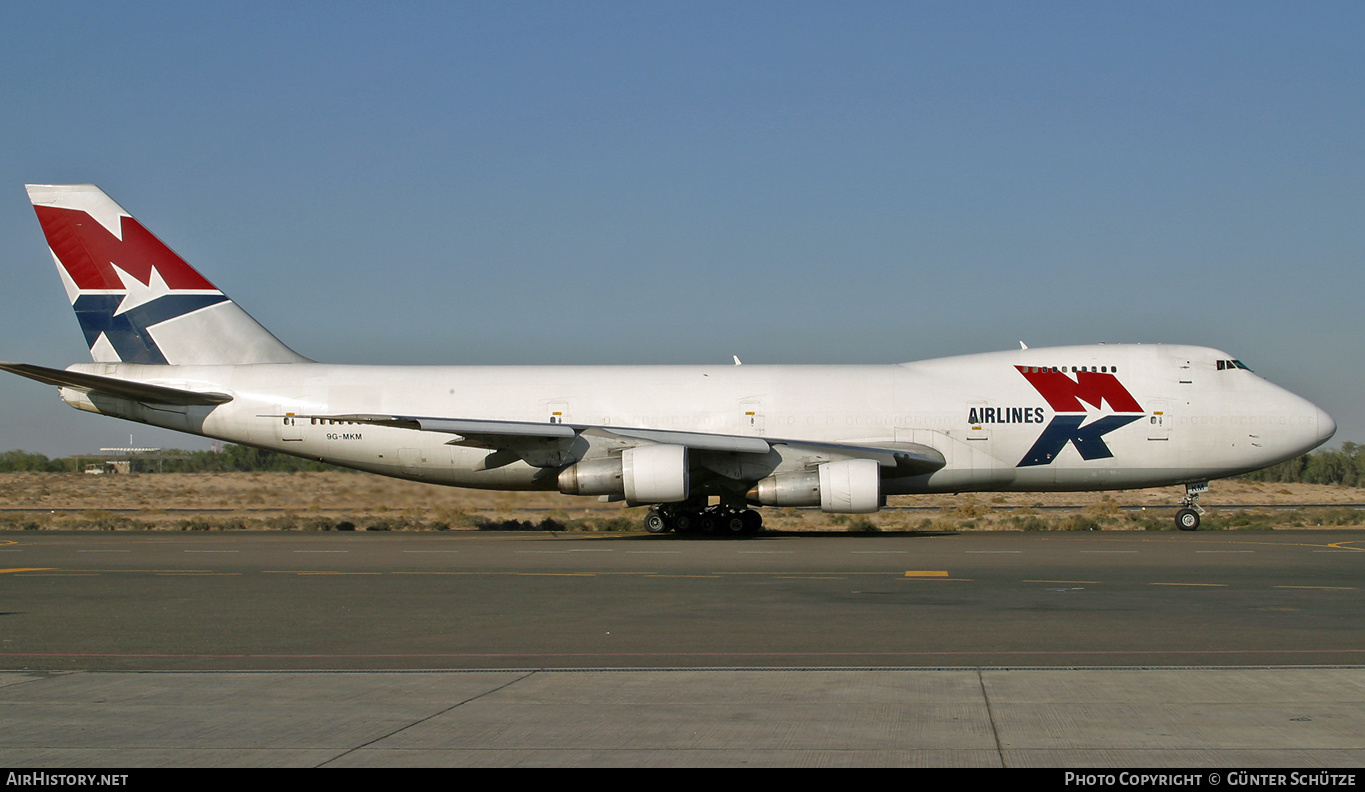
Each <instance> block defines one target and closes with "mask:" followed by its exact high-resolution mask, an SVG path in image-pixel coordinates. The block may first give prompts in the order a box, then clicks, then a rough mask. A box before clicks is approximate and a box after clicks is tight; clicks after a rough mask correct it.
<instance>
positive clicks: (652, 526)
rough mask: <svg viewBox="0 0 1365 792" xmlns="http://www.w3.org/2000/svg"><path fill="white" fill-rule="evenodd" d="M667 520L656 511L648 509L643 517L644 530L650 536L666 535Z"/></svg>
mask: <svg viewBox="0 0 1365 792" xmlns="http://www.w3.org/2000/svg"><path fill="white" fill-rule="evenodd" d="M668 529H669V525H668V519H667V518H666V517H664V516H663V515H662V514H660V513H659V512H658V511H655V510H653V509H650V511H649V514H646V515H645V530H646V531H649V532H650V533H652V534H661V533H668Z"/></svg>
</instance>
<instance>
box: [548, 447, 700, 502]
mask: <svg viewBox="0 0 1365 792" xmlns="http://www.w3.org/2000/svg"><path fill="white" fill-rule="evenodd" d="M688 483H689V478H688V475H687V447H686V446H680V445H665V444H658V445H645V446H636V447H635V448H627V449H626V450H625V451H622V452H621V455H620V456H619V457H616V456H613V457H603V458H600V459H584V460H581V461H579V462H576V463H574V464H572V465H570V466H569V467H567V468H565V469H564V470H563V471H561V472H560V474H559V491H560V492H562V493H564V494H566V495H615V496H617V497H624V498H625V499H626V500H628V501H630V502H631V503H676V502H678V501H683V500H687V494H688Z"/></svg>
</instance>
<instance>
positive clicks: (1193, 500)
mask: <svg viewBox="0 0 1365 792" xmlns="http://www.w3.org/2000/svg"><path fill="white" fill-rule="evenodd" d="M1208 491H1209V483H1208V482H1207V481H1196V482H1194V483H1192V484H1186V485H1185V497H1184V498H1181V499H1180V505H1181V506H1182V507H1183V508H1181V510H1180V511H1178V512H1176V513H1175V527H1177V528H1179V529H1180V530H1182V531H1197V530H1199V516H1200V515H1201V514H1203V513H1204V510H1203V509H1201V508H1200V507H1199V496H1200V495H1202V494H1204V493H1205V492H1208Z"/></svg>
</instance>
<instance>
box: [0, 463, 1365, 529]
mask: <svg viewBox="0 0 1365 792" xmlns="http://www.w3.org/2000/svg"><path fill="white" fill-rule="evenodd" d="M1182 494H1183V488H1182V487H1165V488H1159V489H1147V490H1129V491H1121V492H1109V493H968V494H962V495H926V496H894V497H892V498H890V500H889V503H888V506H889V507H891V508H889V509H887V510H884V511H882V512H880V513H877V514H870V515H829V514H822V513H820V512H819V511H818V510H816V509H776V508H765V509H763V513H764V520H765V526H766V527H767V528H768V529H769V530H775V531H960V530H1167V529H1170V528H1173V523H1172V517H1173V507H1174V506H1175V505H1176V504H1177V502H1178V501H1179V499H1180V497H1181V495H1182ZM1200 503H1201V505H1202V506H1203V507H1204V508H1205V509H1207V510H1208V513H1207V514H1206V515H1205V519H1204V525H1203V528H1202V529H1203V530H1219V529H1224V530H1226V529H1261V530H1265V529H1292V528H1323V527H1332V526H1340V527H1361V526H1365V510H1361V509H1357V508H1352V507H1353V506H1355V505H1357V504H1365V490H1362V489H1360V488H1356V487H1340V486H1326V485H1311V484H1280V483H1264V482H1254V481H1242V480H1226V481H1216V482H1213V484H1212V487H1211V490H1210V492H1208V493H1207V494H1205V495H1203V496H1202V497H1201V500H1200ZM1285 506H1296V507H1302V508H1294V509H1288V510H1285V509H1282V508H1270V507H1285ZM898 507H899V508H898ZM907 507H910V508H907ZM1056 507H1060V508H1061V510H1054V509H1055V508H1056ZM1129 507H1147V508H1146V510H1141V509H1139V510H1130V509H1129ZM1248 507H1260V508H1248ZM643 515H644V509H641V508H624V507H623V506H622V504H620V503H602V502H600V501H599V500H598V499H597V498H595V497H573V496H567V495H560V494H558V493H547V492H487V491H479V490H462V489H455V488H451V487H441V486H437V485H432V484H422V483H417V482H411V481H402V480H398V479H391V478H385V477H381V476H375V475H370V474H366V473H350V472H341V471H338V472H326V473H160V474H158V473H141V474H133V475H98V476H96V475H86V474H80V473H73V474H63V473H7V474H0V530H179V531H189V530H497V529H501V530H517V529H520V530H528V529H529V530H568V531H627V530H630V531H633V530H640V529H641V520H642V519H643Z"/></svg>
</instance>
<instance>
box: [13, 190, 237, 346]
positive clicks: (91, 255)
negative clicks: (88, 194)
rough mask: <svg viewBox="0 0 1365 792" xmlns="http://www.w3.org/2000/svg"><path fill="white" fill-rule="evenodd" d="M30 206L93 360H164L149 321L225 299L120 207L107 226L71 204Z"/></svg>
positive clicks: (173, 316)
mask: <svg viewBox="0 0 1365 792" xmlns="http://www.w3.org/2000/svg"><path fill="white" fill-rule="evenodd" d="M33 209H34V211H36V212H37V213H38V222H40V223H41V224H42V226H43V234H44V235H46V236H47V242H48V246H49V247H51V248H52V254H53V255H54V256H55V257H56V259H57V263H58V264H59V265H60V267H61V268H62V270H63V271H64V273H65V276H66V277H64V278H63V280H64V281H65V282H66V285H67V290H68V293H69V294H71V296H72V308H74V309H75V311H76V318H77V319H78V320H79V321H80V324H81V330H82V332H84V334H85V341H86V343H87V344H88V345H89V346H90V350H91V354H93V355H94V356H95V359H96V360H102V359H105V358H107V357H114V358H115V359H116V360H119V361H123V362H125V363H152V364H165V363H167V362H168V361H167V360H166V356H165V355H164V354H162V351H161V349H160V347H158V346H157V343H156V339H155V338H153V335H152V332H151V329H152V328H153V327H156V326H158V325H161V324H163V323H166V322H170V321H172V320H174V319H178V318H180V317H182V316H185V315H187V314H190V313H194V312H195V311H200V310H203V309H204V308H207V307H209V306H211V305H216V304H218V303H222V302H226V301H227V297H225V296H224V295H223V293H222V292H220V291H219V290H218V289H217V288H215V287H214V285H213V284H212V283H209V282H208V281H207V280H205V279H204V276H202V275H200V274H199V273H198V272H196V271H195V270H194V268H193V267H191V266H190V265H189V264H187V263H186V262H185V260H184V259H182V258H180V257H179V256H177V255H176V254H175V253H174V252H173V251H172V250H171V249H170V248H168V247H166V246H165V245H164V244H162V242H161V240H159V239H157V238H156V237H155V236H153V235H152V234H151V233H150V232H149V231H147V229H145V228H143V227H142V225H141V224H140V223H138V221H137V220H135V219H133V218H132V217H129V216H128V215H126V214H121V215H118V216H117V217H116V219H115V218H109V221H110V222H117V224H118V227H117V230H111V229H110V228H107V227H106V226H105V225H104V223H102V222H101V221H100V220H97V219H96V218H94V217H92V216H91V214H90V213H89V212H86V211H82V210H79V209H68V208H61V207H56V206H38V205H35V206H34V207H33ZM105 344H107V345H108V348H105V347H104V345H105ZM97 346H99V347H100V348H99V349H97Z"/></svg>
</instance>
